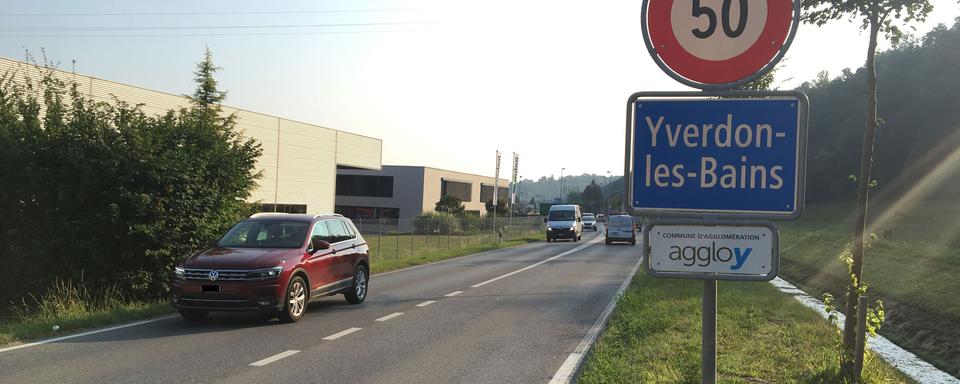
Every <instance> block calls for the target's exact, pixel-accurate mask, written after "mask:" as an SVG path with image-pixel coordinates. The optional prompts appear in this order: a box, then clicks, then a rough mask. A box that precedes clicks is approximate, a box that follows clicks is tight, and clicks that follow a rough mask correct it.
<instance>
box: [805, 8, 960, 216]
mask: <svg viewBox="0 0 960 384" xmlns="http://www.w3.org/2000/svg"><path fill="white" fill-rule="evenodd" d="M957 63H960V19H958V20H957V22H956V23H955V24H954V25H953V26H952V27H946V26H943V25H940V26H938V27H937V28H935V29H933V30H932V31H931V32H929V33H927V34H926V35H925V36H924V37H922V38H905V39H903V40H902V41H900V42H899V43H898V44H896V45H895V46H894V47H892V48H891V49H890V50H888V51H885V52H882V53H880V54H879V55H878V57H877V71H878V74H879V78H880V82H879V85H878V100H879V108H878V110H879V116H880V119H881V120H880V121H881V125H880V127H879V129H878V132H877V144H876V145H877V151H876V157H875V160H874V161H875V165H874V174H873V175H874V176H873V179H874V180H875V181H876V186H875V189H874V196H876V197H878V198H881V199H882V198H884V197H892V196H899V195H902V194H903V193H905V192H907V191H909V190H911V188H914V186H916V185H918V183H919V182H920V181H921V180H920V178H922V177H923V176H925V175H934V177H933V179H929V178H928V181H927V182H926V185H923V186H922V187H924V188H925V191H924V192H927V193H928V196H930V197H955V195H956V191H957V190H960V189H958V188H960V177H958V176H960V175H958V173H957V172H956V165H955V163H956V161H953V163H954V164H950V163H949V162H948V161H946V160H947V159H954V160H956V159H955V158H956V157H957V154H956V153H955V151H956V149H957V148H960V130H958V128H960V98H958V97H957V91H956V90H957V89H960V77H958V76H956V74H955V71H956V67H957ZM865 76H866V74H865V71H864V70H863V68H859V69H857V70H856V71H851V70H849V69H848V70H844V71H843V73H842V74H841V75H840V76H838V77H835V78H832V79H831V78H830V76H829V75H828V74H827V73H825V72H822V73H821V74H820V76H819V77H818V78H817V79H815V80H813V81H810V82H807V83H804V84H803V85H802V86H801V87H800V88H799V89H801V90H802V91H804V92H806V93H807V95H808V96H809V97H810V104H811V106H810V129H809V142H808V151H807V152H808V154H807V200H808V201H826V200H835V199H838V198H851V197H852V196H853V195H854V194H855V193H856V184H855V183H853V182H851V179H853V178H852V177H851V176H852V175H855V174H856V173H857V169H858V167H859V156H860V142H861V140H862V136H863V116H864V115H865V112H864V109H865V107H866V106H865V104H864V102H863V94H864V92H865V80H864V77H865Z"/></svg>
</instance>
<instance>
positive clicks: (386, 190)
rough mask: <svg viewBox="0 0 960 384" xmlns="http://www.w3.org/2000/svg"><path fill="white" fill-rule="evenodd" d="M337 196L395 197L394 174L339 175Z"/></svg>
mask: <svg viewBox="0 0 960 384" xmlns="http://www.w3.org/2000/svg"><path fill="white" fill-rule="evenodd" d="M337 196H358V197H393V176H370V175H337Z"/></svg>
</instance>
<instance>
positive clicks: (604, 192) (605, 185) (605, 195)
mask: <svg viewBox="0 0 960 384" xmlns="http://www.w3.org/2000/svg"><path fill="white" fill-rule="evenodd" d="M609 184H610V171H607V178H606V179H605V180H604V181H603V208H604V210H606V215H607V217H610V204H609V201H607V194H608V193H610V192H609V191H607V185H609Z"/></svg>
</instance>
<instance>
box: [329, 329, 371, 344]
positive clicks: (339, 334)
mask: <svg viewBox="0 0 960 384" xmlns="http://www.w3.org/2000/svg"><path fill="white" fill-rule="evenodd" d="M361 329H363V328H356V327H354V328H350V329H346V330H343V331H340V332H337V333H334V334H332V335H330V336H327V337H324V338H323V339H324V340H328V341H329V340H336V339H339V338H341V337H344V336H346V335H349V334H351V333H354V332H356V331H359V330H361Z"/></svg>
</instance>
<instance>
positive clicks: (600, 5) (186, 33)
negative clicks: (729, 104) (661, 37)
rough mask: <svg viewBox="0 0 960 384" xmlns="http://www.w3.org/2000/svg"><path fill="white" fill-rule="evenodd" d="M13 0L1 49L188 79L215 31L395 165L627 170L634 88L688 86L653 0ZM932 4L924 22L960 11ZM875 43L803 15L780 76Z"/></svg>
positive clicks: (248, 95) (250, 69)
mask: <svg viewBox="0 0 960 384" xmlns="http://www.w3.org/2000/svg"><path fill="white" fill-rule="evenodd" d="M0 3H2V5H3V6H2V7H0V56H2V57H6V58H11V59H17V60H22V59H23V58H24V54H25V52H26V51H29V52H30V53H31V54H32V55H33V56H35V57H37V58H40V57H42V56H43V55H45V56H46V58H47V60H49V61H50V62H53V63H58V65H59V68H60V69H63V70H68V71H69V70H75V71H76V72H77V73H80V74H84V75H90V76H95V77H98V78H102V79H107V80H112V81H117V82H121V83H126V84H131V85H136V86H140V87H145V88H150V89H155V90H159V91H163V92H168V93H173V94H189V93H191V92H192V91H193V88H194V84H193V71H194V69H195V64H196V62H197V61H199V60H200V58H201V56H202V54H203V51H204V48H205V47H208V48H209V49H210V50H211V51H212V52H213V55H214V61H215V63H216V64H217V65H218V66H220V67H221V68H222V71H221V72H220V73H218V80H219V83H220V87H221V89H225V90H227V91H229V95H228V99H227V101H226V104H227V105H230V106H235V107H239V108H243V109H248V110H252V111H256V112H261V113H266V114H270V115H275V116H280V117H284V118H288V119H292V120H298V121H303V122H307V123H311V124H317V125H322V126H325V127H329V128H334V129H338V130H342V131H347V132H353V133H358V134H362V135H367V136H371V137H376V138H380V139H382V140H383V163H384V164H390V165H425V166H431V167H437V168H442V169H449V170H455V171H461V172H470V173H477V174H483V175H490V176H492V175H493V173H494V166H495V165H494V163H495V152H496V151H497V150H499V151H500V152H501V153H502V154H503V159H502V165H501V171H500V175H501V177H508V176H509V174H510V169H509V168H510V156H511V153H514V152H515V153H518V154H519V156H520V161H519V175H520V176H522V177H523V178H525V179H537V178H539V177H541V176H547V177H549V176H551V175H552V176H554V177H558V176H559V175H560V172H561V169H562V168H565V170H564V174H565V175H571V174H583V173H594V174H600V175H605V174H606V173H607V172H608V171H609V172H611V173H612V174H613V175H618V174H622V172H623V156H624V148H623V137H624V129H625V127H624V118H625V117H624V111H625V105H626V100H627V97H628V96H629V95H630V94H632V93H633V92H636V91H674V90H691V89H690V88H687V87H686V86H683V85H681V84H680V83H678V82H676V81H674V80H673V79H671V78H670V77H668V76H667V75H666V74H664V73H663V72H662V71H661V70H660V69H659V68H658V67H657V66H656V64H654V61H653V60H652V59H651V58H650V55H649V54H648V53H647V50H646V49H645V48H644V45H643V37H642V34H641V30H640V15H641V4H642V2H641V1H640V0H632V1H619V0H606V1H601V0H597V1H591V2H573V1H542V0H524V1H517V0H512V1H505V0H488V1H482V2H480V1H471V2H467V1H449V0H448V1H443V0H433V1H430V0H405V1H389V0H380V1H374V0H353V1H338V0H324V1H313V2H306V1H287V0H284V1H270V2H264V1H234V0H229V1H227V0H219V1H203V2H198V1H183V0H177V1H162V2H161V1H152V2H149V1H131V0H123V1H100V0H91V1H84V2H76V1H64V0H58V1H35V0H29V1H26V0H0ZM932 3H933V4H934V12H933V14H932V15H931V16H930V17H929V18H928V20H927V21H926V22H925V23H922V24H918V25H917V28H916V31H914V32H913V33H915V34H918V35H922V34H923V33H926V32H927V31H929V30H930V29H931V28H932V27H934V26H935V25H937V24H938V23H944V24H948V25H951V24H953V21H954V19H955V18H956V17H958V16H960V5H958V3H957V2H956V1H955V0H932ZM81 5H82V6H81ZM866 47H867V36H866V34H865V33H863V32H862V31H860V30H859V24H855V23H851V22H848V21H836V22H832V23H830V24H827V25H825V26H823V27H816V26H811V25H802V26H801V27H800V29H799V30H798V32H797V35H796V38H795V40H794V42H793V45H792V46H791V47H790V49H789V51H788V52H787V54H786V56H785V58H784V60H783V61H782V62H781V68H780V69H779V70H778V71H777V76H776V81H775V83H774V85H775V86H776V87H778V88H780V89H792V88H794V87H796V86H797V85H799V84H800V83H802V82H804V81H808V80H811V79H813V78H814V77H815V76H816V75H817V73H818V72H820V71H824V70H825V71H828V72H829V73H830V74H831V76H836V75H839V74H840V73H841V71H842V70H843V69H844V68H857V67H859V66H862V63H863V61H864V59H865V54H866V49H867V48H866ZM887 47H889V44H888V43H882V44H881V49H884V48H887ZM813 113H816V112H815V111H813Z"/></svg>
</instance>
